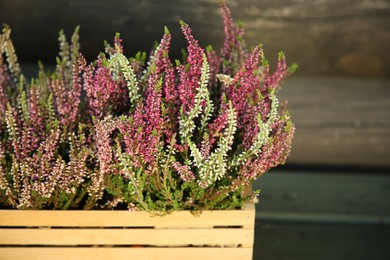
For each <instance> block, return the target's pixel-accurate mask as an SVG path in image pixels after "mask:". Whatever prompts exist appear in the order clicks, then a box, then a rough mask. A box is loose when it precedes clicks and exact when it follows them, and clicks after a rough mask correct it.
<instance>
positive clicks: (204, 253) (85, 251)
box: [0, 247, 252, 260]
mask: <svg viewBox="0 0 390 260" xmlns="http://www.w3.org/2000/svg"><path fill="white" fill-rule="evenodd" d="M0 259H13V260H26V259H57V260H63V259H66V260H69V259H83V260H89V259H91V260H95V259H104V260H106V259H143V260H149V259H150V260H156V259H178V260H182V259H186V260H195V259H196V260H199V259H202V260H208V259H210V260H211V259H212V260H215V259H225V260H244V259H252V249H251V248H207V247H206V248H200V247H199V248H198V247H192V248H188V247H174V248H63V247H59V248H27V247H23V248H18V250H13V249H12V248H0Z"/></svg>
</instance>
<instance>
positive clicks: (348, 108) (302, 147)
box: [0, 0, 390, 167]
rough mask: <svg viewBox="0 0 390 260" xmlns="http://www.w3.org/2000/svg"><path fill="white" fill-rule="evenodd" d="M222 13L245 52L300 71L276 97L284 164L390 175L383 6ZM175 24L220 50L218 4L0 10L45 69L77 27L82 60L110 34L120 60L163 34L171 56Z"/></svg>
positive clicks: (233, 0)
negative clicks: (281, 105)
mask: <svg viewBox="0 0 390 260" xmlns="http://www.w3.org/2000/svg"><path fill="white" fill-rule="evenodd" d="M227 3H228V5H229V6H230V8H231V10H232V14H233V16H234V17H235V18H236V20H242V21H243V22H244V26H245V28H246V41H247V43H248V45H255V44H257V43H259V42H262V43H263V44H264V49H265V51H266V56H267V58H268V59H269V60H271V64H272V62H273V61H275V60H276V57H277V52H279V51H280V50H283V51H284V52H285V53H286V56H287V59H288V61H289V62H297V63H298V64H299V66H300V68H299V70H298V72H297V73H296V75H295V76H294V77H293V78H292V79H290V80H288V81H287V82H286V83H287V84H286V88H285V90H283V91H282V93H281V94H282V96H283V98H286V99H289V100H290V108H291V111H292V114H293V118H294V120H295V122H296V124H297V134H296V138H295V141H294V148H293V153H292V155H291V157H290V160H289V163H291V164H304V165H305V164H314V165H318V164H325V165H352V166H370V167H371V166H373V167H376V166H378V167H390V107H389V104H390V80H389V79H390V1H389V0H343V1H340V0H227ZM180 19H183V20H184V21H186V22H187V23H188V24H190V26H191V27H192V29H193V31H194V35H195V37H196V38H198V39H199V41H200V43H201V45H203V46H206V45H208V44H212V45H213V46H214V47H215V49H218V48H219V47H220V46H221V44H222V41H223V31H222V19H221V15H220V10H219V8H218V0H197V1H196V0H195V1H190V0H181V1H180V0H171V1H162V0H149V1H144V0H113V1H102V0H83V1H76V0H56V1H52V0H34V1H27V0H13V1H6V0H0V22H5V23H8V24H9V25H10V26H11V28H12V29H13V33H12V37H13V39H14V42H15V45H16V49H17V53H18V54H19V57H20V59H21V60H22V61H36V60H37V59H42V60H44V61H45V62H47V63H53V62H54V57H55V55H56V54H57V37H58V31H59V29H61V28H63V29H64V30H65V32H66V33H67V34H68V35H69V36H70V34H71V33H72V31H73V29H74V27H75V26H76V25H81V45H82V50H83V52H84V53H85V54H86V55H87V57H89V58H94V57H96V56H97V55H98V53H99V52H100V51H101V50H102V49H103V40H108V41H111V39H112V38H113V36H114V35H115V32H120V33H121V35H122V38H123V39H124V45H125V46H126V48H125V52H126V53H127V54H128V55H132V54H134V53H135V52H136V51H138V50H144V51H148V50H150V48H151V47H152V45H153V43H154V41H156V40H159V39H160V37H161V36H162V34H163V27H164V25H166V26H168V28H169V29H170V31H171V33H172V34H173V43H172V45H173V46H172V47H173V52H174V54H175V55H176V56H179V55H180V48H183V47H184V46H185V45H184V39H183V36H182V35H181V33H180V31H179V24H178V21H179V20H180Z"/></svg>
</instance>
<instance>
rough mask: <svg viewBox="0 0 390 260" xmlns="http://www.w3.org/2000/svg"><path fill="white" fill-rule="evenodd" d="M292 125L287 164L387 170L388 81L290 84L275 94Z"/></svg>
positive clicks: (297, 81)
mask: <svg viewBox="0 0 390 260" xmlns="http://www.w3.org/2000/svg"><path fill="white" fill-rule="evenodd" d="M280 99H281V100H283V99H287V100H288V101H289V111H290V112H291V115H292V118H293V121H294V123H295V124H296V134H295V138H294V140H293V148H292V152H291V156H290V157H289V158H288V159H287V162H288V163H291V164H301V165H304V164H312V165H315V164H317V165H343V166H366V167H389V166H390V160H389V158H390V81H389V80H379V79H375V80H374V79H357V78H352V79H351V78H325V77H316V78H310V77H306V78H290V79H288V80H287V81H286V84H285V87H284V88H283V89H282V91H281V92H280Z"/></svg>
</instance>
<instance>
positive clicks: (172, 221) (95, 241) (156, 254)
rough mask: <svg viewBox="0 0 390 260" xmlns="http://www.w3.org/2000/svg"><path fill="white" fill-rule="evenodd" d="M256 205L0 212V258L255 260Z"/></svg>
mask: <svg viewBox="0 0 390 260" xmlns="http://www.w3.org/2000/svg"><path fill="white" fill-rule="evenodd" d="M254 220H255V207H254V205H253V204H250V203H248V204H245V207H244V209H242V210H225V211H217V210H216V211H204V212H203V213H202V214H201V215H200V216H194V215H192V214H191V213H190V212H188V211H177V212H173V213H172V214H169V215H166V216H151V215H150V214H149V213H146V212H130V211H103V210H101V211H98V210H95V211H59V210H39V211H38V210H36V211H34V210H0V259H186V260H190V259H202V260H203V259H234V260H236V259H252V251H253V243H254Z"/></svg>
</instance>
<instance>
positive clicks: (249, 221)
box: [0, 4, 295, 259]
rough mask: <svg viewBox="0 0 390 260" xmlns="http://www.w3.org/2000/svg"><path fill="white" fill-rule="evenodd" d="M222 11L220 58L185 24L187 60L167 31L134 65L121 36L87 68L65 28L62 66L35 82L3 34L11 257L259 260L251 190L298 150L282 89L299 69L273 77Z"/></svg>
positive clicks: (0, 77)
mask: <svg viewBox="0 0 390 260" xmlns="http://www.w3.org/2000/svg"><path fill="white" fill-rule="evenodd" d="M221 10H222V14H223V20H224V32H225V42H224V46H223V47H222V49H221V52H220V55H219V54H217V52H216V51H214V50H213V49H212V48H211V47H207V48H206V49H204V48H202V47H201V46H200V45H199V44H198V42H197V40H195V39H194V37H193V36H192V33H191V29H190V27H189V26H188V25H187V24H186V23H184V22H180V26H181V30H182V32H183V34H184V37H185V39H186V41H187V52H186V55H185V57H184V58H183V61H176V62H175V63H173V62H172V61H171V59H170V57H169V48H170V40H171V35H170V33H169V31H168V29H165V32H164V35H163V38H162V40H161V42H160V44H159V45H158V46H157V47H156V48H154V49H153V51H152V52H151V54H150V55H146V54H145V53H138V54H137V55H136V56H135V57H132V58H127V57H126V56H125V55H124V53H123V45H122V41H121V39H120V36H119V34H117V35H116V36H115V39H114V45H113V46H110V45H109V44H106V48H105V52H104V53H102V54H100V55H99V56H98V57H97V59H96V60H95V61H93V62H87V61H86V60H85V58H84V57H83V55H82V54H81V52H80V51H79V49H80V46H79V43H78V37H79V36H78V28H76V30H75V32H74V34H73V36H72V39H71V42H67V41H66V38H65V35H64V34H63V33H62V32H60V36H59V42H60V52H59V57H57V65H56V68H55V70H54V71H53V72H45V70H44V68H43V66H42V65H41V66H40V71H39V74H38V76H37V78H35V79H32V80H31V82H27V81H26V79H25V78H24V77H23V74H22V73H21V69H20V66H19V64H18V62H17V57H16V55H15V51H14V48H13V45H12V41H11V39H10V29H9V28H8V27H7V26H5V27H4V28H3V33H2V35H1V38H0V45H1V56H0V139H1V142H0V206H1V210H0V226H1V228H0V234H1V235H0V244H1V245H2V247H0V254H1V255H2V256H8V257H10V258H21V259H22V258H23V259H25V258H26V257H30V258H34V257H39V258H45V257H54V256H55V257H56V258H61V257H63V258H67V257H72V256H73V257H81V258H83V259H89V258H96V257H101V258H107V257H117V258H131V257H138V258H140V257H141V256H143V257H149V258H151V259H155V258H158V257H160V258H164V259H165V258H167V257H174V258H182V257H184V256H185V257H187V258H188V257H190V258H191V257H193V258H196V259H199V258H201V259H207V258H214V257H215V254H218V256H220V257H223V256H224V257H226V258H228V259H246V258H251V257H252V247H253V236H254V234H253V229H254V205H253V201H254V200H255V198H256V196H257V195H258V192H257V191H255V192H252V191H249V192H248V189H247V187H250V185H251V182H252V181H254V180H255V179H256V178H257V177H259V176H260V175H262V174H264V173H265V172H266V171H267V170H268V169H270V168H272V167H275V166H277V165H278V164H281V163H284V162H285V159H286V157H287V155H288V154H289V152H290V147H291V140H292V138H293V133H294V125H293V124H292V122H291V119H290V116H289V114H288V112H287V110H286V106H282V108H281V109H280V108H279V101H278V99H277V97H276V93H277V91H278V90H279V88H280V86H281V82H282V81H283V79H284V78H285V77H286V76H288V75H289V74H290V73H292V71H293V69H294V68H295V66H291V67H290V68H287V66H286V60H285V57H284V55H283V53H280V55H279V57H278V63H277V66H276V70H275V72H273V73H271V72H270V69H269V65H268V62H267V61H266V59H265V57H264V53H263V51H262V48H261V45H258V46H256V47H254V48H253V49H252V50H251V51H248V49H247V48H246V46H245V43H244V40H243V35H244V30H243V29H242V27H240V26H236V25H235V24H234V23H233V20H232V17H231V14H230V11H229V9H228V8H227V6H226V5H225V4H222V5H221ZM16 209H19V210H16ZM65 209H66V210H65ZM64 250H66V251H64ZM65 252H66V253H65ZM64 253H65V254H64Z"/></svg>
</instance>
